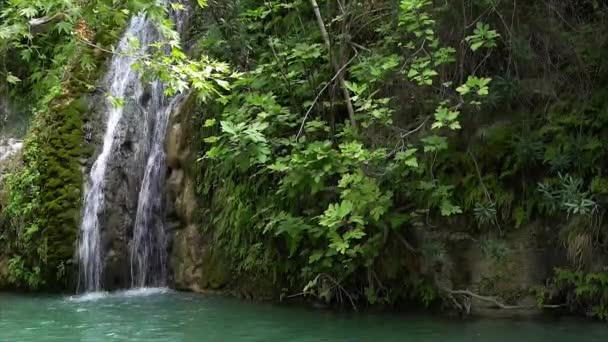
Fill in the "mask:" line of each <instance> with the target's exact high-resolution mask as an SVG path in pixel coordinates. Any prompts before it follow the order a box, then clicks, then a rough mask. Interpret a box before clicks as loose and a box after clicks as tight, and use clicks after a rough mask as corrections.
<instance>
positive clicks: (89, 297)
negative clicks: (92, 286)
mask: <svg viewBox="0 0 608 342" xmlns="http://www.w3.org/2000/svg"><path fill="white" fill-rule="evenodd" d="M170 292H171V290H170V289H168V288H166V287H142V288H137V289H129V290H123V291H115V292H108V291H98V292H87V293H84V294H81V295H76V296H69V297H67V298H66V300H67V301H69V302H74V303H82V302H95V301H98V300H101V299H110V298H134V297H148V296H155V295H163V294H166V293H170Z"/></svg>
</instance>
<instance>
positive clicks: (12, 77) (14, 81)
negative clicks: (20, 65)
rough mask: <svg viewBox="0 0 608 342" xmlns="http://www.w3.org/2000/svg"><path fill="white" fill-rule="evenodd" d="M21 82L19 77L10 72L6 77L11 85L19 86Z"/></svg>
mask: <svg viewBox="0 0 608 342" xmlns="http://www.w3.org/2000/svg"><path fill="white" fill-rule="evenodd" d="M20 81H21V79H20V78H19V77H17V76H15V75H13V74H11V73H10V72H9V73H8V74H7V75H6V82H8V83H10V84H17V83H18V82H20Z"/></svg>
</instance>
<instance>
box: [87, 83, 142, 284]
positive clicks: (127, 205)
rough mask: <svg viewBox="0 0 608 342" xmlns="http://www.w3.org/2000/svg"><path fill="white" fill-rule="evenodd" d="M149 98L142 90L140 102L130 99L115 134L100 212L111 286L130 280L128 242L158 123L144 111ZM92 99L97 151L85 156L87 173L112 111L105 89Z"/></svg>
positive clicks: (90, 134)
mask: <svg viewBox="0 0 608 342" xmlns="http://www.w3.org/2000/svg"><path fill="white" fill-rule="evenodd" d="M146 99H149V94H144V95H142V96H141V97H139V100H138V101H136V100H129V101H125V104H124V112H123V116H122V119H121V121H120V123H119V126H118V128H117V131H116V134H115V140H114V149H113V155H112V156H110V160H109V162H108V166H107V170H106V184H105V188H104V196H105V202H104V210H103V213H101V214H100V226H101V227H102V231H101V243H102V251H103V253H102V258H103V265H104V266H105V267H104V271H103V279H102V283H103V285H104V288H105V289H108V290H113V289H120V288H126V287H128V286H129V285H130V284H131V279H130V266H129V265H130V264H129V258H130V252H129V242H130V241H131V237H132V234H133V225H134V220H135V213H136V212H137V199H138V194H139V186H140V185H141V181H142V179H143V172H144V167H145V165H146V159H145V157H146V155H147V153H148V151H149V148H150V147H149V145H150V142H149V141H148V140H147V139H146V137H148V136H149V134H146V133H147V132H149V131H150V130H151V129H152V128H151V125H152V124H153V121H151V120H147V117H146V116H145V114H144V110H143V108H145V106H146V103H145V100H146ZM91 103H92V104H93V108H92V110H91V112H90V114H89V117H88V121H87V122H85V141H86V143H87V144H88V145H89V146H90V148H91V149H92V150H93V153H92V155H91V157H90V158H89V159H87V160H82V161H81V164H82V172H83V174H84V175H85V177H88V174H89V173H90V171H91V167H92V165H93V163H94V162H95V160H96V159H97V157H98V156H99V153H100V152H101V147H102V144H103V135H104V132H105V120H104V115H105V111H106V110H107V107H106V99H105V98H104V96H103V94H96V95H94V96H93V97H92V98H91ZM142 126H143V129H141V128H142ZM135 127H138V128H139V129H135ZM85 179H86V178H85ZM85 186H86V184H85ZM85 190H86V189H85Z"/></svg>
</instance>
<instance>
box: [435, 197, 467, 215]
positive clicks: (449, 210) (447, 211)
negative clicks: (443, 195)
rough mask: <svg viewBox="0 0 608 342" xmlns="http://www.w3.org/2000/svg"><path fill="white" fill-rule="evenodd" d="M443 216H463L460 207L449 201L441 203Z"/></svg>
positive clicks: (445, 200)
mask: <svg viewBox="0 0 608 342" xmlns="http://www.w3.org/2000/svg"><path fill="white" fill-rule="evenodd" d="M440 210H441V216H452V215H455V214H462V209H460V207H459V206H457V205H454V204H452V202H450V201H449V200H448V199H444V200H443V201H441V206H440Z"/></svg>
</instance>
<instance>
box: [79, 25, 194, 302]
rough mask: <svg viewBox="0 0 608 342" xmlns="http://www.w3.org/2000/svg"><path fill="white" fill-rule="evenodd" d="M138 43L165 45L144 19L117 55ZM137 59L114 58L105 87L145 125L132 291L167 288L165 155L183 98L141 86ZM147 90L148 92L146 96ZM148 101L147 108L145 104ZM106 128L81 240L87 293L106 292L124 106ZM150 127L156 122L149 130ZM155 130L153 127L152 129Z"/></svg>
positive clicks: (111, 114)
mask: <svg viewBox="0 0 608 342" xmlns="http://www.w3.org/2000/svg"><path fill="white" fill-rule="evenodd" d="M173 19H174V21H175V22H176V26H177V27H178V29H179V28H180V27H182V26H183V20H184V16H183V15H173ZM133 39H136V40H137V41H138V42H139V46H140V47H139V53H144V52H145V50H146V49H147V48H148V47H149V46H150V44H152V43H153V42H157V41H160V40H162V37H161V36H160V34H159V33H158V31H157V29H156V28H155V27H154V25H153V24H152V23H151V22H150V21H149V20H147V19H146V17H145V15H143V14H141V15H137V16H135V17H133V18H132V19H131V21H130V23H129V26H128V27H127V29H126V31H125V33H124V35H123V37H122V39H121V40H120V42H119V44H118V51H127V49H132V48H133V47H132V46H129V45H130V41H132V40H133ZM135 62H136V60H135V59H134V58H132V57H130V56H128V55H121V54H117V55H115V56H114V57H113V58H112V60H111V63H110V67H109V70H108V74H107V77H106V78H105V80H104V83H105V84H106V86H107V87H108V89H109V93H110V95H111V96H112V97H113V98H120V99H123V101H135V102H136V103H137V104H138V107H139V108H140V109H141V110H142V114H143V115H142V117H141V120H142V124H141V125H138V127H135V129H139V130H142V131H141V135H142V136H143V139H142V141H140V142H139V143H140V153H141V154H142V155H143V156H144V157H143V160H146V162H145V168H144V172H143V178H142V181H141V186H140V188H139V196H138V201H137V212H136V213H135V224H134V226H133V234H132V235H133V237H132V239H131V242H130V272H131V286H132V287H144V286H164V285H165V281H166V276H167V270H166V257H167V256H166V249H167V239H166V231H165V227H164V200H163V199H164V197H163V193H164V181H165V172H166V165H165V151H164V139H165V134H166V130H167V125H168V120H169V116H170V114H171V111H172V110H174V109H175V107H176V106H178V105H179V103H180V102H181V100H182V99H183V96H176V97H174V98H171V99H169V98H167V97H166V96H165V95H164V87H163V85H162V84H161V83H160V82H159V81H153V82H152V83H151V84H150V85H149V87H148V89H144V88H145V85H144V84H143V83H142V81H141V79H140V78H141V75H140V73H139V72H136V71H135V70H134V69H133V65H134V63H135ZM146 91H147V93H146ZM144 97H145V98H146V101H145V105H143V106H142V105H141V103H142V102H144V101H142V99H143V98H144ZM106 108H107V114H106V118H105V120H106V127H105V134H104V138H103V145H102V149H101V153H100V154H99V156H98V157H97V159H96V160H95V163H94V164H93V166H92V168H91V172H90V175H89V179H88V183H87V185H86V187H85V193H86V195H85V199H84V210H83V218H82V226H81V236H80V241H79V248H78V256H79V261H80V274H81V276H80V279H81V281H82V284H81V285H80V286H79V287H80V288H81V289H83V290H84V291H85V292H96V291H100V290H102V288H103V284H102V274H103V269H104V265H103V253H104V251H103V250H102V241H101V231H102V229H103V227H102V224H101V222H100V215H102V214H103V212H104V209H105V208H104V201H105V194H104V191H105V187H106V177H107V174H106V172H107V168H108V163H109V161H110V160H111V158H112V157H113V156H115V149H116V148H117V145H118V144H117V143H116V141H115V139H116V131H117V129H118V128H119V126H120V124H121V118H122V117H123V114H124V111H125V106H116V105H115V104H114V103H112V100H111V99H108V100H107V103H106ZM146 123H151V125H147V124H146ZM150 126H151V127H152V128H151V129H150Z"/></svg>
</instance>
